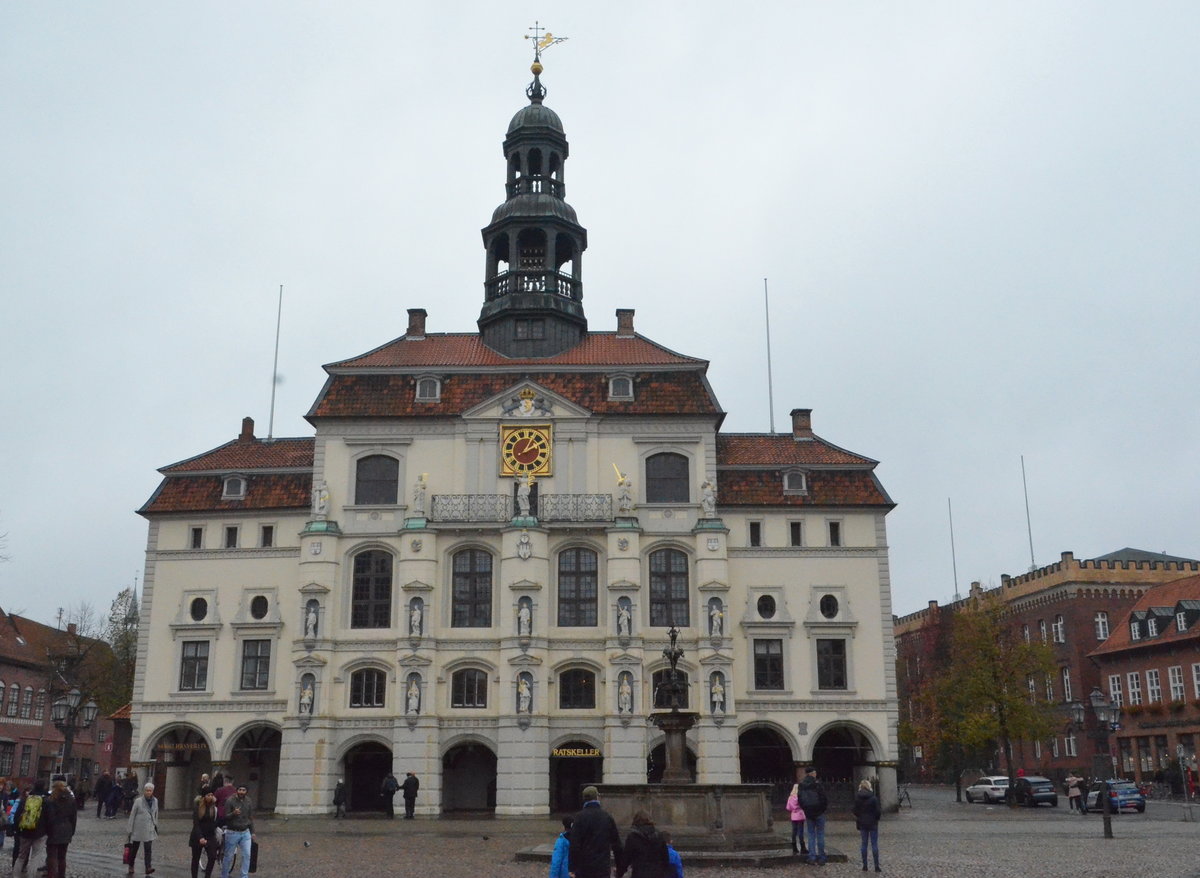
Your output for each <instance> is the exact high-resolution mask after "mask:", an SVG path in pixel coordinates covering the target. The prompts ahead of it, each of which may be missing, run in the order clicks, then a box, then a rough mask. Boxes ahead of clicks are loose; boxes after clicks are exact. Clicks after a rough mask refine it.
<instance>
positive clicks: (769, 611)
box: [758, 594, 775, 619]
mask: <svg viewBox="0 0 1200 878" xmlns="http://www.w3.org/2000/svg"><path fill="white" fill-rule="evenodd" d="M758 615H759V616H760V617H761V618H763V619H770V618H772V617H773V616H774V615H775V598H773V597H771V596H770V595H769V594H765V595H763V596H762V597H760V598H759V599H758Z"/></svg>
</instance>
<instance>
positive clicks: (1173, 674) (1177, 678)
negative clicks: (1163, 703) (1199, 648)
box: [1167, 665, 1187, 701]
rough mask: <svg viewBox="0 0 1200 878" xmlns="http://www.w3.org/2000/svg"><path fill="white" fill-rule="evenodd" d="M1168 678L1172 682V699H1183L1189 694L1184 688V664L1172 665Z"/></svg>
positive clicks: (1168, 670) (1168, 671)
mask: <svg viewBox="0 0 1200 878" xmlns="http://www.w3.org/2000/svg"><path fill="white" fill-rule="evenodd" d="M1167 679H1168V680H1169V681H1170V683H1171V700H1172V701H1183V699H1184V698H1185V697H1186V695H1187V693H1186V692H1185V691H1184V688H1183V665H1172V666H1171V667H1169V668H1167Z"/></svg>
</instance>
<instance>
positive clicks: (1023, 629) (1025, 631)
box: [1021, 625, 1029, 643]
mask: <svg viewBox="0 0 1200 878" xmlns="http://www.w3.org/2000/svg"><path fill="white" fill-rule="evenodd" d="M1021 639H1022V640H1024V641H1025V642H1026V643H1028V642H1029V626H1028V625H1022V626H1021Z"/></svg>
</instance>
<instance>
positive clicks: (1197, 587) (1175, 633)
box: [1090, 576, 1200, 656]
mask: <svg viewBox="0 0 1200 878" xmlns="http://www.w3.org/2000/svg"><path fill="white" fill-rule="evenodd" d="M1197 598H1200V576H1188V577H1187V578H1185V579H1176V580H1174V581H1173V582H1164V583H1163V584H1162V585H1156V586H1154V587H1153V588H1148V589H1146V592H1145V594H1143V595H1142V596H1141V597H1140V598H1138V602H1137V603H1136V604H1134V605H1133V607H1132V608H1131V609H1130V611H1129V614H1128V615H1127V616H1126V617H1125V618H1124V619H1122V620H1121V621H1120V623H1119V624H1114V625H1113V626H1112V627H1111V628H1110V630H1109V634H1108V640H1106V641H1104V643H1103V644H1101V645H1100V646H1098V647H1097V648H1096V649H1094V650H1092V652H1091V653H1090V654H1091V655H1094V656H1098V655H1105V654H1107V653H1113V652H1119V651H1121V650H1123V649H1130V648H1140V647H1159V646H1160V645H1161V644H1164V643H1177V642H1180V641H1188V642H1191V641H1194V640H1200V625H1194V626H1193V627H1191V628H1189V629H1188V630H1187V631H1180V630H1179V629H1177V628H1176V627H1175V624H1174V622H1172V623H1171V625H1170V626H1169V627H1168V628H1167V629H1166V630H1165V631H1163V632H1162V633H1161V634H1158V635H1156V636H1154V637H1145V638H1143V639H1141V640H1137V641H1135V640H1133V639H1132V638H1130V636H1129V618H1130V617H1131V616H1132V615H1133V614H1134V613H1143V614H1144V613H1146V612H1147V611H1149V610H1150V609H1151V608H1152V607H1174V606H1175V604H1177V603H1178V602H1179V601H1185V600H1195V599H1197Z"/></svg>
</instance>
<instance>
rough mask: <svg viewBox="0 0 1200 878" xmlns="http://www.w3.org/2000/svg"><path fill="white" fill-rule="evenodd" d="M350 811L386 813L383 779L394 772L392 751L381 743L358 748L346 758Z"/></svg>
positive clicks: (367, 743)
mask: <svg viewBox="0 0 1200 878" xmlns="http://www.w3.org/2000/svg"><path fill="white" fill-rule="evenodd" d="M342 765H343V767H344V777H345V778H346V810H347V811H358V812H360V813H361V812H364V811H380V812H382V811H384V809H385V808H386V807H387V802H386V801H385V799H384V797H383V796H382V795H381V793H382V791H383V779H384V778H385V777H387V774H388V772H389V771H391V770H392V751H391V750H390V749H388V748H387V747H386V746H384V745H383V744H380V743H379V742H378V741H364V742H362V743H361V744H355V745H354V746H353V747H351V748H350V749H349V750H347V751H346V755H345V756H343V757H342Z"/></svg>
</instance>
